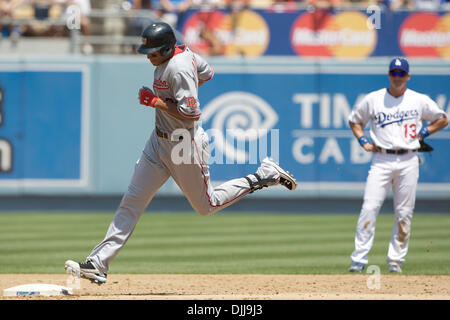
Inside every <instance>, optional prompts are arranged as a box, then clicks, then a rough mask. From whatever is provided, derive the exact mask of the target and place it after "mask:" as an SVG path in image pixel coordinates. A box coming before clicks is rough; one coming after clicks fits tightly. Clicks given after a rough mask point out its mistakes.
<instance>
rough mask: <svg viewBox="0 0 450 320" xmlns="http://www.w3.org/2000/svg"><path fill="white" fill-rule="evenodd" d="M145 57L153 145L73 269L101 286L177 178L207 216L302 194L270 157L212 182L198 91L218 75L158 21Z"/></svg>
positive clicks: (144, 99)
mask: <svg viewBox="0 0 450 320" xmlns="http://www.w3.org/2000/svg"><path fill="white" fill-rule="evenodd" d="M142 41H143V43H142V45H141V46H140V47H139V49H138V52H139V53H142V54H146V55H147V57H148V59H149V60H150V62H151V63H152V64H153V65H154V66H156V69H155V73H154V82H153V91H152V90H151V89H149V88H146V87H143V88H142V89H140V90H139V101H140V103H141V104H143V105H146V106H149V107H153V108H155V109H156V110H155V114H156V121H155V125H156V128H155V130H154V131H153V133H152V134H151V136H150V138H149V139H148V141H147V143H146V145H145V147H144V150H143V152H142V155H141V157H140V158H139V160H138V161H137V163H136V167H135V172H134V174H133V177H132V179H131V183H130V185H129V187H128V191H127V192H126V193H125V195H124V196H123V198H122V201H121V203H120V205H119V208H118V209H117V211H116V214H115V216H114V219H113V221H112V222H111V224H110V226H109V229H108V231H107V233H106V237H105V238H104V240H103V241H102V242H101V243H100V244H98V245H97V246H96V247H95V248H94V249H93V250H92V252H91V254H90V255H89V256H88V257H87V259H86V261H85V262H81V263H79V262H75V261H72V260H68V261H66V263H65V269H66V271H67V272H68V273H70V274H73V275H74V276H77V277H84V278H87V279H90V280H91V281H94V282H97V283H99V284H101V283H104V282H106V275H107V272H108V267H109V264H110V263H111V261H112V260H113V258H114V257H115V256H116V255H117V254H118V253H119V251H120V249H121V248H122V247H123V246H124V245H125V243H126V241H127V240H128V238H129V237H130V236H131V234H132V232H133V230H134V228H135V226H136V223H137V222H138V219H139V218H140V216H141V215H142V213H143V212H144V211H145V209H146V207H147V206H148V204H149V203H150V201H151V200H152V198H153V196H154V195H155V193H156V192H157V191H158V189H159V188H160V187H161V186H162V185H163V184H164V183H165V182H166V181H167V179H169V177H172V178H173V179H174V181H175V182H176V183H177V184H178V186H179V187H180V188H181V190H182V191H183V193H184V194H185V196H186V197H187V199H188V201H189V202H190V204H191V205H192V207H193V208H194V209H195V210H196V211H197V212H198V213H199V214H200V215H209V214H212V213H214V212H217V211H219V210H222V209H224V208H226V207H227V206H229V205H231V204H232V203H234V202H236V201H238V200H239V199H241V198H242V197H243V196H245V195H246V194H249V193H251V192H253V191H254V190H257V189H261V188H263V187H268V186H274V185H278V184H281V185H283V186H285V187H286V188H288V189H289V190H295V188H296V187H297V182H296V180H295V179H294V177H293V176H292V175H291V174H289V172H287V171H285V170H283V169H282V168H281V167H280V166H279V165H278V164H277V163H275V162H274V161H272V160H271V159H268V158H266V159H264V160H263V161H262V163H261V165H260V167H259V168H258V170H257V171H256V173H255V174H250V175H248V176H246V177H243V178H239V179H234V180H231V181H228V182H225V183H223V184H222V185H220V186H217V187H215V188H214V187H213V186H212V185H211V183H210V172H209V166H208V159H209V137H208V135H207V134H206V132H205V131H204V130H203V129H202V128H201V126H200V125H198V123H197V120H199V118H200V115H201V110H200V103H199V101H198V87H199V86H201V85H202V84H203V83H204V82H206V81H208V80H210V79H211V78H212V77H213V70H212V68H211V67H210V66H209V65H208V63H207V62H206V61H205V60H204V59H203V58H202V57H201V56H199V55H197V54H195V53H193V52H192V51H191V50H189V48H188V47H186V46H185V45H181V46H175V44H176V39H175V35H174V33H173V30H172V29H171V27H170V26H169V25H168V24H166V23H153V24H152V25H150V26H149V27H147V28H146V29H145V30H144V32H143V34H142Z"/></svg>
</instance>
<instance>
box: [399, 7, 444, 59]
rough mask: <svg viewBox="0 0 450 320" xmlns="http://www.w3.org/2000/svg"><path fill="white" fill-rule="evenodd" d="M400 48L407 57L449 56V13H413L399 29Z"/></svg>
mask: <svg viewBox="0 0 450 320" xmlns="http://www.w3.org/2000/svg"><path fill="white" fill-rule="evenodd" d="M398 37H399V39H398V40H399V44H400V48H401V50H402V51H403V53H404V54H405V55H406V56H409V57H445V58H450V13H447V14H446V15H443V16H442V17H441V16H439V15H438V14H436V13H431V12H430V13H415V14H412V15H410V16H409V17H408V18H406V19H405V21H404V22H403V23H402V25H401V27H400V30H399V35H398Z"/></svg>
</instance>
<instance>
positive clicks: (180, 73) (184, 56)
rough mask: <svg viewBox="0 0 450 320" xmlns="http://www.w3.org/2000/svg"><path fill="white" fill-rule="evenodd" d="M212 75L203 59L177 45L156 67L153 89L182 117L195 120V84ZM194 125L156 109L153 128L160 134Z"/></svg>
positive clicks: (206, 79) (196, 100) (192, 122)
mask: <svg viewBox="0 0 450 320" xmlns="http://www.w3.org/2000/svg"><path fill="white" fill-rule="evenodd" d="M212 76H213V70H212V68H211V67H210V66H209V64H208V63H207V62H206V61H205V59H203V58H202V57H201V56H199V55H197V54H196V53H194V52H192V51H191V50H190V49H189V48H188V47H186V46H185V45H182V46H177V47H176V48H175V53H174V56H173V57H172V58H171V59H169V60H168V61H166V62H164V63H163V64H161V65H159V66H157V67H156V69H155V75H154V82H153V90H154V92H155V95H157V96H158V97H160V98H161V99H162V100H163V101H169V102H172V103H175V104H176V105H177V106H178V111H179V112H180V113H182V114H183V115H184V116H185V117H188V118H193V119H198V117H199V116H200V114H201V111H200V102H199V101H198V81H199V80H202V81H208V80H210V79H211V78H212ZM195 123H196V122H195V121H189V120H182V119H179V118H176V117H174V116H172V115H170V114H169V113H167V112H164V111H161V110H159V109H156V126H157V127H158V128H159V129H160V130H161V131H163V132H167V133H171V132H173V131H174V130H175V129H181V128H184V129H191V128H193V127H194V126H195Z"/></svg>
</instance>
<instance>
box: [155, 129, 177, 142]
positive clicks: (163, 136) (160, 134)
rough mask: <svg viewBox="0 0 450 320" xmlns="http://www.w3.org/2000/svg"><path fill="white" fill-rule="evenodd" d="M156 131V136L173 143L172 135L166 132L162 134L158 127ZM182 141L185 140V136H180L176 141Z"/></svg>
mask: <svg viewBox="0 0 450 320" xmlns="http://www.w3.org/2000/svg"><path fill="white" fill-rule="evenodd" d="M155 131H156V135H157V136H158V137H160V138H164V139H167V140H169V141H172V140H171V139H170V134H168V133H165V132H162V131H161V130H159V129H158V127H155ZM181 140H183V136H178V140H175V141H181Z"/></svg>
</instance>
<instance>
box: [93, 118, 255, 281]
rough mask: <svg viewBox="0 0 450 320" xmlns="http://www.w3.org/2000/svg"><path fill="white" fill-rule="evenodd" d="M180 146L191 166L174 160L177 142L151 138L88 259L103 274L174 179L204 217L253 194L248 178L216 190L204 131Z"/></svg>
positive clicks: (186, 138)
mask: <svg viewBox="0 0 450 320" xmlns="http://www.w3.org/2000/svg"><path fill="white" fill-rule="evenodd" d="M192 131H193V130H192ZM180 143H187V144H186V145H185V146H187V149H188V151H189V153H190V154H189V155H187V157H184V159H186V160H188V161H187V162H189V164H174V160H175V162H178V161H180V157H179V156H180V153H179V152H178V151H179V150H178V149H176V152H173V151H174V148H178V147H175V146H176V145H178V142H177V141H170V140H167V139H165V138H161V137H158V136H157V135H156V134H155V132H153V133H152V135H151V136H150V138H149V140H148V141H147V143H146V146H145V148H144V151H143V153H142V155H141V157H140V158H139V160H138V161H137V162H136V166H135V171H134V174H133V177H132V179H131V183H130V185H129V187H128V191H127V192H126V193H125V194H124V196H123V198H122V201H121V203H120V205H119V208H118V209H117V211H116V213H115V216H114V218H113V221H112V222H111V224H110V226H109V229H108V231H107V233H106V236H105V238H104V240H103V241H102V242H101V243H100V244H98V245H97V246H96V247H95V248H94V249H93V251H92V252H91V254H90V255H89V257H88V258H89V259H90V260H92V261H93V262H94V263H95V265H96V266H97V267H98V268H99V269H100V271H101V272H104V273H107V271H108V267H109V264H110V262H111V261H112V260H113V258H114V257H115V256H116V255H117V254H118V253H119V251H120V249H121V248H122V247H123V246H124V245H125V243H126V242H127V240H128V238H129V237H130V236H131V234H132V232H133V230H134V228H135V226H136V224H137V222H138V220H139V218H140V217H141V215H142V213H143V212H144V211H145V209H146V208H147V206H148V205H149V203H150V201H151V200H152V198H153V196H154V195H155V194H156V192H157V191H158V189H159V188H160V187H161V186H162V185H163V184H164V183H165V182H166V181H167V179H169V177H170V176H172V178H173V179H174V181H175V182H176V183H177V185H178V186H179V187H180V188H181V190H182V191H183V193H184V194H185V196H186V198H187V199H188V201H189V203H190V204H191V205H192V207H193V208H194V209H195V210H196V211H197V212H198V213H199V214H200V215H209V214H212V213H214V212H217V211H219V210H222V209H224V208H225V207H227V206H229V205H231V204H232V203H234V202H236V201H237V200H239V199H241V198H242V197H243V196H244V195H246V194H247V193H249V192H250V186H249V183H248V182H247V180H246V179H245V178H240V179H234V180H230V181H228V182H225V183H223V184H222V185H220V186H217V187H215V188H214V187H213V186H212V185H211V183H210V174H209V166H208V159H209V155H210V153H209V137H208V135H207V134H206V132H205V131H204V130H203V129H202V128H201V127H199V128H198V129H197V130H196V131H195V134H194V139H192V138H191V137H189V136H184V139H183V141H182V142H180ZM178 146H181V145H178ZM183 151H186V149H184V150H183ZM182 156H186V155H183V154H182Z"/></svg>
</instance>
